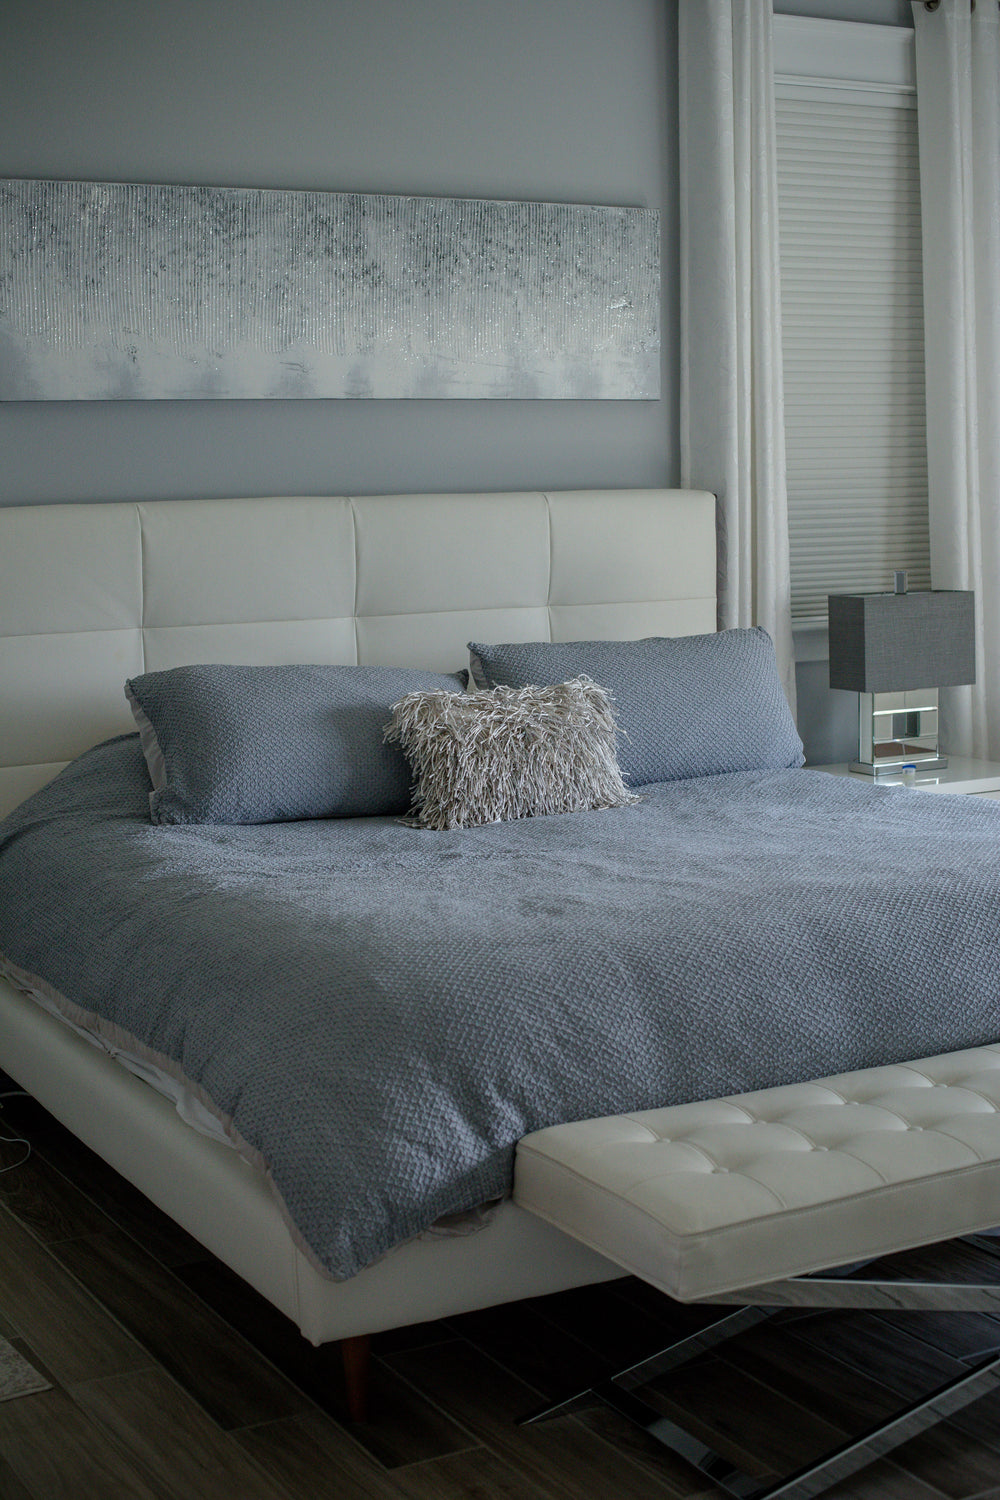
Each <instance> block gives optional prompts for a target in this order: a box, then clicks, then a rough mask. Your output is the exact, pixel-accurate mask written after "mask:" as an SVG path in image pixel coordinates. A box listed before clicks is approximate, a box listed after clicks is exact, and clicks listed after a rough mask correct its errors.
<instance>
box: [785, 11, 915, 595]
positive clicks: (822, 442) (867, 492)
mask: <svg viewBox="0 0 1000 1500" xmlns="http://www.w3.org/2000/svg"><path fill="white" fill-rule="evenodd" d="M775 90H776V96H777V101H776V102H777V157H778V202H779V220H780V240H781V295H782V325H783V331H782V346H783V355H784V385H785V434H786V445H787V476H788V512H789V542H790V551H791V575H792V616H793V621H794V623H796V624H798V625H807V624H818V623H825V620H826V596H827V594H830V593H846V592H850V593H855V592H873V591H877V590H880V589H891V587H892V574H893V571H894V569H896V568H906V569H907V570H908V572H909V575H910V586H911V587H913V588H928V587H929V586H930V553H929V540H928V523H927V452H926V413H925V404H924V373H923V371H924V353H923V289H922V266H921V242H920V185H919V173H918V157H917V116H916V87H915V68H914V63H913V33H912V32H910V31H907V30H905V29H904V28H900V27H890V26H870V25H858V24H853V23H850V22H840V21H816V20H808V19H803V18H800V17H791V16H776V17H775Z"/></svg>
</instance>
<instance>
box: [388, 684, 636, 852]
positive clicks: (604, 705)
mask: <svg viewBox="0 0 1000 1500" xmlns="http://www.w3.org/2000/svg"><path fill="white" fill-rule="evenodd" d="M616 734H617V731H616V729H615V721H614V717H613V715H612V712H611V705H610V703H609V702H608V695H607V693H606V692H605V691H604V689H603V688H602V687H598V685H597V683H596V682H591V681H590V679H589V678H588V677H577V678H574V679H573V681H572V682H562V683H559V684H558V686H555V687H524V688H518V689H514V688H508V687H497V688H492V689H489V690H487V691H485V692H481V693H469V694H455V693H440V692H434V693H407V695H406V697H405V698H402V699H400V701H399V702H398V703H397V704H396V705H395V706H394V708H393V711H392V722H391V723H390V725H389V727H388V729H387V730H386V739H388V740H391V741H398V742H399V743H400V744H401V745H402V747H403V749H404V751H405V752H406V756H407V759H408V760H409V761H410V764H411V765H412V767H413V777H414V783H415V785H414V792H413V815H412V817H411V818H410V819H408V821H409V822H412V823H413V824H414V825H416V826H419V827H423V828H435V829H439V830H441V829H446V828H469V827H475V826H479V825H482V824H484V823H505V822H509V821H512V820H513V819H515V818H534V817H541V816H545V815H548V814H552V813H567V812H589V811H592V810H593V809H595V808H608V807H627V806H628V805H629V804H630V803H632V802H638V800H639V799H638V797H636V796H635V795H634V794H633V793H631V792H629V791H628V790H627V788H626V787H625V784H624V783H623V781H622V777H621V772H620V770H619V769H618V761H617V759H616V756H615V737H616Z"/></svg>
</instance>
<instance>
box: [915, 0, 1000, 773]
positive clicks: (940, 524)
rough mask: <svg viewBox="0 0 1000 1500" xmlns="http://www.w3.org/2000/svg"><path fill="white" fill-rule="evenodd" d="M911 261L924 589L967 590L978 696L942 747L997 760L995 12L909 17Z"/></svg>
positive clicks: (945, 4) (999, 340)
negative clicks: (925, 531)
mask: <svg viewBox="0 0 1000 1500" xmlns="http://www.w3.org/2000/svg"><path fill="white" fill-rule="evenodd" d="M913 19H914V25H915V28H916V47H917V123H918V129H919V138H920V195H921V205H922V208H921V218H922V222H923V251H924V328H925V347H926V360H927V472H928V488H929V494H930V526H931V578H932V581H933V585H934V587H935V588H938V589H945V588H955V589H975V591H976V657H977V662H976V666H977V679H978V680H977V683H976V686H975V687H974V688H948V689H946V690H945V691H944V692H942V695H941V699H942V713H941V719H942V725H941V741H942V744H943V745H944V748H945V749H946V750H948V751H950V752H951V753H952V754H955V755H974V756H979V757H982V758H992V759H998V758H1000V11H998V7H997V4H996V0H979V4H978V5H977V6H976V7H975V10H973V9H972V6H971V4H970V0H941V3H940V5H938V6H936V7H935V8H934V9H930V8H928V7H927V6H925V5H924V3H923V0H916V3H915V4H914V5H913Z"/></svg>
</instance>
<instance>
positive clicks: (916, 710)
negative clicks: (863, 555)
mask: <svg viewBox="0 0 1000 1500" xmlns="http://www.w3.org/2000/svg"><path fill="white" fill-rule="evenodd" d="M974 602H975V595H974V594H973V593H972V592H971V591H970V590H966V589H933V590H928V591H922V590H918V591H914V592H913V593H912V594H910V593H907V591H906V574H905V573H904V572H899V573H897V574H896V575H895V591H894V592H893V593H891V594H831V595H830V596H829V599H828V601H827V605H828V611H829V622H830V686H831V687H832V688H843V689H846V691H848V692H851V693H858V694H860V697H859V700H858V758H857V760H855V761H852V762H851V770H852V771H858V772H860V773H862V774H864V775H867V776H877V775H878V774H879V772H880V771H885V772H895V773H897V774H898V773H899V772H900V771H901V770H902V769H903V767H904V766H914V767H917V768H919V769H920V770H926V771H937V770H943V769H944V767H945V766H946V765H947V764H948V761H947V758H946V757H945V756H943V755H942V754H941V753H940V749H939V746H938V688H942V687H954V686H956V685H958V684H960V683H968V682H975V680H976V632H975V618H974Z"/></svg>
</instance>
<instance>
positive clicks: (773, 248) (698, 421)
mask: <svg viewBox="0 0 1000 1500" xmlns="http://www.w3.org/2000/svg"><path fill="white" fill-rule="evenodd" d="M772 20H773V18H772V11H771V0H680V5H679V62H680V70H679V102H680V199H681V483H682V484H684V485H689V486H692V487H694V488H698V489H705V490H710V491H712V493H714V494H715V495H716V496H717V497H718V519H719V526H718V532H719V578H718V594H719V626H720V628H723V629H725V628H728V627H731V626H748V625H762V626H763V627H764V629H765V630H767V631H768V633H769V634H770V635H771V638H772V639H773V641H774V645H775V650H776V652H777V657H778V666H779V669H780V672H781V678H782V683H783V685H784V688H785V692H786V694H787V696H788V701H789V703H790V704H791V707H792V711H793V712H794V710H795V662H794V651H793V645H792V627H791V586H790V581H789V562H788V500H787V493H786V485H785V432H784V416H783V406H784V401H783V387H782V365H781V295H780V289H779V276H778V186H777V171H776V164H775V111H774V64H773V25H772Z"/></svg>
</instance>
